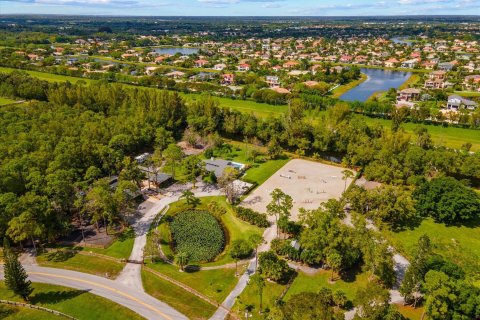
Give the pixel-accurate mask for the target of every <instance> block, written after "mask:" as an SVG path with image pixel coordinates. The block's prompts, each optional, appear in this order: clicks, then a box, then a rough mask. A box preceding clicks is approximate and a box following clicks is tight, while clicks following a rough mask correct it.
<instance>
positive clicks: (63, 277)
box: [0, 266, 188, 320]
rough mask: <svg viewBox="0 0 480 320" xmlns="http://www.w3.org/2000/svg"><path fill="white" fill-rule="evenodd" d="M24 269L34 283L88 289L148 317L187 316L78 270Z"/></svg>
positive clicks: (0, 273)
mask: <svg viewBox="0 0 480 320" xmlns="http://www.w3.org/2000/svg"><path fill="white" fill-rule="evenodd" d="M25 270H26V271H27V273H28V277H29V279H30V280H31V281H32V282H40V283H48V284H54V285H59V286H64V287H69V288H74V289H78V290H85V291H88V292H90V293H93V294H96V295H98V296H101V297H104V298H106V299H109V300H111V301H113V302H116V303H118V304H120V305H122V306H124V307H126V308H129V309H131V310H132V311H134V312H136V313H138V314H139V315H141V316H142V317H144V318H146V319H156V320H157V319H160V320H177V319H178V320H183V319H188V318H187V317H185V316H184V315H183V314H181V313H180V312H178V311H176V310H175V309H173V308H172V307H170V306H169V305H167V304H166V303H163V302H161V301H159V300H157V299H155V298H154V297H152V296H150V295H148V294H146V293H145V292H143V291H138V290H136V289H132V288H129V287H127V286H125V285H123V284H121V283H118V282H115V281H113V280H109V279H106V278H102V277H98V276H94V275H90V274H86V273H81V272H76V271H70V270H64V269H56V268H46V267H39V266H25ZM0 279H3V266H1V267H0Z"/></svg>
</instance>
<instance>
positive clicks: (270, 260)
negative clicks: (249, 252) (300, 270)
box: [258, 251, 293, 283]
mask: <svg viewBox="0 0 480 320" xmlns="http://www.w3.org/2000/svg"><path fill="white" fill-rule="evenodd" d="M258 265H259V270H260V273H262V274H263V275H264V276H265V277H266V278H268V279H270V280H272V281H275V282H279V283H286V282H287V281H288V279H289V278H290V276H291V274H292V272H293V269H292V268H290V267H289V266H288V263H287V262H286V261H285V260H283V259H279V258H278V257H277V255H276V254H275V253H273V251H267V252H262V253H261V254H260V255H259V257H258Z"/></svg>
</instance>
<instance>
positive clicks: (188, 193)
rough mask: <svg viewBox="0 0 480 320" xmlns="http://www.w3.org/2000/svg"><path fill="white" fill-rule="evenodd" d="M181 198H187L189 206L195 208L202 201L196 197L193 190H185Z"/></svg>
mask: <svg viewBox="0 0 480 320" xmlns="http://www.w3.org/2000/svg"><path fill="white" fill-rule="evenodd" d="M180 199H185V201H186V202H187V204H188V205H189V206H192V207H193V208H195V207H196V206H197V205H198V203H199V202H200V200H199V199H198V198H197V197H195V194H194V193H193V192H192V191H191V190H185V191H183V192H182V195H181V196H180Z"/></svg>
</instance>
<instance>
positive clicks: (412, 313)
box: [396, 305, 423, 320]
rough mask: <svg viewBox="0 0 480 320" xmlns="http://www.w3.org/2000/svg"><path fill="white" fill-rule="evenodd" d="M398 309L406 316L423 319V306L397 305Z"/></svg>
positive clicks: (412, 318)
mask: <svg viewBox="0 0 480 320" xmlns="http://www.w3.org/2000/svg"><path fill="white" fill-rule="evenodd" d="M396 307H397V310H398V311H400V313H401V314H403V315H404V316H405V317H407V318H408V319H410V320H420V319H422V314H423V307H419V308H416V309H414V308H413V307H410V306H403V305H397V306H396Z"/></svg>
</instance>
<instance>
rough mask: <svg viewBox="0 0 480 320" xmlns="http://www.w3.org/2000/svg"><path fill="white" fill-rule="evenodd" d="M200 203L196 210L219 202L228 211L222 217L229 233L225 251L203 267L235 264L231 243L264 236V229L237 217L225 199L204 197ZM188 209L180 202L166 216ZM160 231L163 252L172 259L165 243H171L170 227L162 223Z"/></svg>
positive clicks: (172, 206) (173, 205)
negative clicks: (254, 235) (257, 235)
mask: <svg viewBox="0 0 480 320" xmlns="http://www.w3.org/2000/svg"><path fill="white" fill-rule="evenodd" d="M200 201H201V202H200V205H199V206H197V208H196V209H198V210H207V204H208V203H210V202H212V201H215V202H217V203H218V204H219V205H221V206H223V207H224V208H225V209H226V213H225V214H224V215H223V216H222V218H221V222H222V224H223V226H224V227H225V229H226V230H227V232H228V235H227V240H228V241H227V243H226V245H225V249H224V250H223V252H222V253H221V254H220V255H219V256H218V257H217V258H216V259H215V261H213V262H209V263H204V264H202V266H217V265H223V264H227V263H231V262H233V260H232V258H231V257H230V254H229V253H230V243H231V242H232V241H234V240H237V239H245V240H248V238H249V237H250V236H251V235H252V234H259V235H262V234H263V229H261V228H258V227H256V226H253V225H251V224H249V223H246V222H244V221H242V220H240V219H238V218H237V217H235V214H234V212H233V209H232V207H231V206H230V205H229V204H228V203H227V202H226V201H225V197H204V198H200ZM186 209H189V206H187V204H186V202H185V200H180V201H177V202H175V203H172V204H170V208H169V210H168V211H167V213H166V215H167V216H173V215H175V214H177V213H179V212H182V211H184V210H186ZM158 230H159V234H160V238H161V239H162V240H164V244H162V250H163V252H164V253H165V255H166V256H167V257H169V258H172V255H173V252H172V251H171V249H170V246H169V245H168V244H165V242H166V243H168V242H169V241H170V240H169V238H170V235H169V232H170V231H169V230H168V227H167V226H166V225H165V224H164V223H161V224H160V225H159V229H158Z"/></svg>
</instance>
